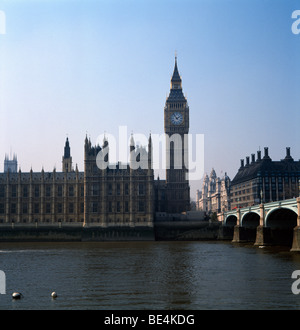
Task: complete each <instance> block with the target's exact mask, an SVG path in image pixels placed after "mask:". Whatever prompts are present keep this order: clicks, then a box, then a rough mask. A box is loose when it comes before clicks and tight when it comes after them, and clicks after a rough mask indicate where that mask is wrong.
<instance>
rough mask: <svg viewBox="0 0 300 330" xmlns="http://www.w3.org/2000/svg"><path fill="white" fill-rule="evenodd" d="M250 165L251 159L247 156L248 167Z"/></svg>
mask: <svg viewBox="0 0 300 330" xmlns="http://www.w3.org/2000/svg"><path fill="white" fill-rule="evenodd" d="M249 163H250V157H249V156H247V157H246V166H249Z"/></svg>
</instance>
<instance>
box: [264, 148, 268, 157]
mask: <svg viewBox="0 0 300 330" xmlns="http://www.w3.org/2000/svg"><path fill="white" fill-rule="evenodd" d="M264 157H269V148H268V147H265V155H264Z"/></svg>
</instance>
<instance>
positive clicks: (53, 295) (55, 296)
mask: <svg viewBox="0 0 300 330" xmlns="http://www.w3.org/2000/svg"><path fill="white" fill-rule="evenodd" d="M51 297H52V298H54V299H55V298H57V293H56V292H55V291H54V292H52V293H51Z"/></svg>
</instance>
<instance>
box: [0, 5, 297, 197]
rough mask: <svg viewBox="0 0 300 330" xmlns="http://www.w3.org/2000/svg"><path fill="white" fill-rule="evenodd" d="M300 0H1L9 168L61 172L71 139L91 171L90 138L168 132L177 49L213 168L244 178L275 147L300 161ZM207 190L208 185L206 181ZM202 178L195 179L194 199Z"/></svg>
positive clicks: (193, 120)
mask: <svg viewBox="0 0 300 330" xmlns="http://www.w3.org/2000/svg"><path fill="white" fill-rule="evenodd" d="M296 9H300V2H299V1H296V0H184V1H183V0H151V1H150V0H98V1H96V0H94V1H92V0H85V1H72V0H65V1H62V0H60V1H58V0H51V1H50V0H48V1H45V0H43V1H42V0H41V1H38V0H35V1H33V0H32V1H29V0H9V1H8V0H7V1H5V0H0V10H2V11H4V12H5V16H6V34H5V35H0V107H1V108H0V140H1V144H0V171H2V170H3V162H2V161H1V159H3V160H4V156H5V153H10V152H13V153H16V154H17V156H18V161H19V165H20V167H21V170H22V171H24V172H26V171H29V170H30V168H31V167H32V168H33V170H34V171H40V170H41V169H42V166H43V167H44V169H45V171H52V170H53V167H54V166H56V168H57V170H60V169H61V157H62V154H63V147H64V142H65V139H66V136H67V135H68V137H69V140H70V145H71V154H72V157H73V162H74V164H75V163H77V164H78V167H79V170H83V143H84V138H85V135H86V133H87V134H88V136H90V137H91V140H92V141H93V142H96V139H97V137H98V136H99V135H100V134H102V133H103V132H108V133H111V134H114V135H116V136H117V134H118V128H119V126H120V125H127V126H128V134H130V132H131V131H133V132H134V133H143V134H145V135H147V136H148V135H149V133H150V131H151V132H152V133H157V134H161V133H163V108H164V103H165V99H166V96H167V94H168V93H169V88H170V78H171V75H172V72H173V68H174V54H175V51H177V54H178V68H179V72H180V74H181V77H182V81H183V91H184V93H185V95H186V96H187V99H188V103H189V107H190V132H191V133H192V134H204V139H205V158H204V161H205V163H204V165H205V171H206V172H208V173H210V171H211V168H212V167H214V168H215V170H216V172H217V175H219V176H222V175H224V172H225V171H227V173H228V174H229V176H230V177H231V178H233V177H234V175H235V174H236V172H237V170H238V167H239V165H240V159H241V158H245V157H246V156H250V154H251V153H256V152H257V150H258V149H259V147H260V148H261V149H262V150H263V148H264V147H265V146H268V147H269V154H270V156H271V158H272V159H274V160H279V159H282V158H284V156H285V147H288V146H289V147H291V154H292V156H293V157H294V158H295V159H297V160H298V159H299V158H300V145H299V121H300V111H299V107H300V93H299V76H300V34H299V35H294V34H293V33H292V32H291V25H292V23H293V20H292V18H291V15H292V12H293V11H294V10H296ZM199 184H200V183H199ZM197 185H198V183H197V182H193V183H192V197H194V196H193V195H194V191H195V189H196V187H197Z"/></svg>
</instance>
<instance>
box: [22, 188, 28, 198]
mask: <svg viewBox="0 0 300 330" xmlns="http://www.w3.org/2000/svg"><path fill="white" fill-rule="evenodd" d="M23 197H24V198H27V197H28V186H24V187H23Z"/></svg>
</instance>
